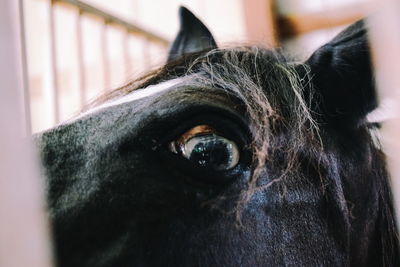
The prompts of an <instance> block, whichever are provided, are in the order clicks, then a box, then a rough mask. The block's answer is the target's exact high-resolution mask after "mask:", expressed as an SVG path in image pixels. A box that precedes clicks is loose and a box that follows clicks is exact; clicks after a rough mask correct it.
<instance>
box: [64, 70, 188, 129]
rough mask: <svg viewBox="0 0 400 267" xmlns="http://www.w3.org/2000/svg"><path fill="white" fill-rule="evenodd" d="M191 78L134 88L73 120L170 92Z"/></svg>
mask: <svg viewBox="0 0 400 267" xmlns="http://www.w3.org/2000/svg"><path fill="white" fill-rule="evenodd" d="M189 80H190V79H189V78H188V77H180V78H176V79H172V80H168V81H165V82H161V83H159V84H155V85H150V86H147V87H144V88H140V89H137V90H134V91H132V92H131V93H129V94H127V95H124V96H121V97H118V98H116V99H111V100H109V101H107V102H105V103H103V104H101V105H99V106H95V107H93V108H91V109H89V110H87V111H85V112H83V113H81V114H79V115H78V116H77V117H75V118H73V119H72V122H73V121H75V120H77V119H81V118H83V117H86V116H88V115H91V114H94V113H96V112H98V111H101V110H105V109H107V108H111V107H115V106H119V105H122V104H126V103H130V102H133V101H137V100H140V99H143V98H146V97H151V96H153V95H157V94H159V93H163V92H168V91H170V90H173V89H177V88H178V87H180V86H182V85H185V84H189V82H188V81H189ZM69 122H71V121H69Z"/></svg>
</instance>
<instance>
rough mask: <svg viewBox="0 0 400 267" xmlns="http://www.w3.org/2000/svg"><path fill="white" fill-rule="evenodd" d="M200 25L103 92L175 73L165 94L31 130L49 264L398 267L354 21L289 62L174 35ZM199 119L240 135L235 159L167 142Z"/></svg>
mask: <svg viewBox="0 0 400 267" xmlns="http://www.w3.org/2000/svg"><path fill="white" fill-rule="evenodd" d="M181 12H187V11H185V10H181ZM183 15H185V14H183ZM186 15H188V14H186ZM193 18H194V17H191V19H189V20H184V21H186V22H191V23H194V24H198V23H199V21H198V20H197V19H196V20H193ZM182 26H184V27H187V28H191V27H194V28H198V27H200V26H199V25H191V26H190V25H189V26H185V25H182ZM201 27H203V26H201ZM201 27H200V28H201ZM202 31H203V30H202ZM203 32H204V31H203ZM207 32H208V30H207ZM192 34H194V36H192ZM208 34H209V32H208ZM202 36H204V35H202V34H200V38H202ZM210 36H211V35H208V40H213V39H211V38H212V36H211V37H210ZM198 37H199V35H198V32H197V31H187V30H182V31H180V33H179V35H178V37H177V40H176V41H175V43H176V45H175V43H174V45H173V48H172V50H171V54H170V60H169V62H168V63H167V64H166V65H165V66H164V67H163V68H161V69H159V70H157V71H155V72H154V73H151V74H149V75H148V76H146V77H145V78H143V79H142V80H140V81H139V82H134V83H132V84H128V85H127V86H125V87H123V88H120V89H118V90H116V91H114V92H112V93H110V94H109V95H108V96H106V97H105V98H103V99H102V100H101V101H107V99H109V98H115V97H121V96H123V95H125V94H129V93H131V92H132V91H133V90H135V89H137V88H142V87H145V86H148V85H151V84H157V83H160V82H163V81H166V80H171V79H173V78H177V77H185V80H184V81H182V82H181V83H179V84H177V85H175V86H174V87H172V88H171V89H170V90H168V91H165V92H162V93H158V94H155V95H151V96H149V97H146V98H143V99H140V100H136V101H132V102H129V103H125V104H122V105H118V106H112V107H109V108H106V109H102V110H99V111H98V112H95V113H93V114H90V115H87V116H83V117H81V118H78V119H76V120H75V121H73V122H70V123H68V124H64V125H61V126H59V127H57V128H55V129H52V130H50V131H47V132H45V133H43V134H40V135H38V136H37V137H36V138H37V144H38V147H39V149H40V151H41V155H42V162H43V166H44V170H45V172H46V175H47V178H48V179H47V191H48V199H49V201H48V205H49V215H50V218H51V221H52V225H53V232H54V239H55V251H56V257H57V261H58V265H59V266H61V267H63V266H68V267H70V266H74V267H75V266H76V267H80V266H96V267H106V266H120V267H124V266H371V267H372V266H398V264H399V263H400V262H399V251H398V239H397V231H396V228H395V222H394V217H393V214H392V213H393V211H392V204H391V196H390V190H389V186H388V182H387V173H386V169H385V161H384V155H383V154H382V152H381V151H380V150H379V148H377V147H376V146H375V145H374V144H373V142H372V139H371V136H370V133H369V131H368V125H367V123H366V122H365V115H366V113H367V112H368V111H370V110H371V109H373V108H374V106H375V105H376V99H375V93H374V86H373V82H372V81H373V78H372V74H371V70H370V65H369V52H368V45H367V42H366V41H367V39H366V32H365V28H364V25H363V24H362V22H359V23H357V24H355V25H353V26H352V27H350V28H349V29H348V30H347V31H345V32H344V33H342V34H341V35H339V36H338V37H337V38H336V39H334V40H333V41H332V42H331V43H329V44H327V45H326V46H324V47H322V48H321V49H319V50H317V51H316V52H315V53H314V55H313V56H312V57H311V58H310V59H309V60H308V61H307V62H306V63H305V64H297V65H296V64H294V63H293V62H291V61H288V60H287V59H286V58H285V57H283V56H282V55H281V54H280V53H278V52H274V51H271V50H267V49H261V48H256V47H240V48H232V49H214V50H212V51H209V49H211V48H215V47H216V46H215V45H214V44H213V45H211V46H207V45H206V46H203V45H199V46H196V49H195V50H192V48H193V46H192V44H191V43H192V41H190V42H189V43H190V45H188V47H186V45H187V44H189V43H187V42H186V41H182V40H192V38H194V39H196V38H198ZM194 42H195V43H196V41H194ZM204 49H206V50H205V51H204ZM207 49H208V50H207ZM200 50H201V51H200ZM188 51H190V52H191V53H189V54H187V52H188ZM201 124H208V125H211V126H213V127H215V128H216V129H217V130H218V132H219V133H220V134H222V135H224V136H226V137H228V138H229V139H230V140H234V141H235V142H236V143H237V144H238V146H239V147H240V151H241V159H240V161H239V164H238V165H237V166H236V167H235V168H233V169H232V170H229V171H222V172H221V171H219V172H216V171H212V170H209V169H204V168H199V167H198V166H195V165H194V164H193V163H191V162H190V161H188V160H186V159H185V158H183V157H181V156H180V155H176V154H174V153H172V152H171V151H170V150H169V148H168V144H169V142H170V141H172V140H176V139H177V138H178V137H179V136H180V135H181V134H183V133H184V132H185V131H186V130H187V129H190V128H191V127H193V126H196V125H201Z"/></svg>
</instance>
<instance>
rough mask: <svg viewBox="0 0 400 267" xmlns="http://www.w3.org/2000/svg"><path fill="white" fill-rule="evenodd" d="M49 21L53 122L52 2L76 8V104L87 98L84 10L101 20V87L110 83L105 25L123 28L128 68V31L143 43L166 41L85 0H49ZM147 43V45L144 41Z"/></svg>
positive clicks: (56, 97)
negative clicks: (77, 88) (102, 72)
mask: <svg viewBox="0 0 400 267" xmlns="http://www.w3.org/2000/svg"><path fill="white" fill-rule="evenodd" d="M49 5H50V6H49V25H50V53H51V69H52V77H53V79H52V87H53V88H52V89H53V90H54V91H53V94H52V96H53V97H52V98H53V99H52V106H53V107H52V109H53V113H54V116H53V117H54V124H57V123H59V122H60V101H61V99H60V86H59V79H58V67H57V66H58V59H57V46H56V44H57V40H56V36H57V35H56V32H55V31H56V27H55V12H54V9H55V6H56V5H58V6H62V7H65V8H69V7H73V8H75V9H77V13H78V14H77V15H78V16H77V18H78V20H77V29H76V33H77V47H78V53H77V57H78V58H77V60H78V69H79V72H80V75H79V77H80V81H79V87H80V88H79V89H80V101H79V102H80V106H81V107H82V106H84V105H85V104H86V102H87V99H86V98H85V95H86V94H85V91H86V86H85V85H86V71H85V67H84V62H83V58H84V49H83V43H82V39H83V36H82V19H81V18H82V16H84V15H86V14H88V15H92V16H95V17H98V18H99V19H100V21H102V23H103V26H102V31H101V36H102V37H101V44H100V46H101V51H102V65H103V69H104V88H105V89H110V88H111V83H110V71H111V66H110V60H109V55H108V48H107V44H108V41H107V40H108V36H107V31H108V27H109V26H118V27H120V28H123V29H124V31H125V38H124V43H123V44H122V46H121V49H123V51H124V54H125V56H124V59H125V62H124V64H125V66H126V69H129V68H130V64H131V62H130V59H129V56H128V54H129V52H128V37H129V35H134V36H137V37H141V38H142V39H143V40H144V42H145V43H146V44H150V43H153V44H158V45H160V46H162V47H164V48H167V46H168V44H169V41H168V40H166V39H164V38H163V37H161V36H158V35H157V34H155V33H152V32H151V31H149V30H146V29H145V28H143V27H141V26H139V25H135V24H133V23H130V22H127V21H126V20H123V19H121V18H118V17H116V16H114V15H112V14H110V13H107V12H105V11H104V10H101V9H99V8H96V7H94V6H92V5H90V4H87V3H85V2H84V1H79V0H49ZM146 44H145V46H147V47H148V45H146ZM146 51H147V53H148V50H144V52H146ZM26 109H27V110H29V107H28V106H27V108H26Z"/></svg>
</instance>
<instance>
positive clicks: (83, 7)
mask: <svg viewBox="0 0 400 267" xmlns="http://www.w3.org/2000/svg"><path fill="white" fill-rule="evenodd" d="M52 1H53V3H65V4H70V5H73V6H74V7H77V8H78V9H79V11H80V12H81V13H88V14H92V15H95V16H98V17H100V18H102V19H103V20H104V22H105V24H115V25H118V26H121V27H123V28H124V29H126V30H127V31H128V32H129V33H132V34H135V35H139V36H142V37H144V38H146V39H147V40H149V41H150V42H155V43H159V44H161V45H165V46H167V45H168V44H169V40H167V39H165V38H163V37H161V36H159V35H157V34H155V33H153V32H151V31H149V30H147V29H145V28H144V27H142V26H139V25H134V24H132V23H129V22H127V21H125V20H123V19H121V18H118V17H116V16H114V15H112V14H110V13H108V12H105V11H103V10H101V9H99V8H97V7H94V6H92V5H89V4H87V3H85V2H83V1H79V0H52Z"/></svg>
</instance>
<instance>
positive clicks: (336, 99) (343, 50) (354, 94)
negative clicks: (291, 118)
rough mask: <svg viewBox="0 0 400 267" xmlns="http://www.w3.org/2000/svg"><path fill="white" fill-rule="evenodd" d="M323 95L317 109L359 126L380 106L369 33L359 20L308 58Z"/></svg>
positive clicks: (312, 73)
mask: <svg viewBox="0 0 400 267" xmlns="http://www.w3.org/2000/svg"><path fill="white" fill-rule="evenodd" d="M306 64H307V65H308V66H309V67H310V70H311V74H310V77H311V79H312V84H313V86H314V89H315V91H316V92H317V95H318V96H319V97H321V98H322V99H321V101H320V103H318V105H317V106H318V108H317V112H318V113H320V114H322V116H324V118H326V119H327V120H329V121H334V122H339V123H349V124H350V125H358V124H360V123H362V122H363V121H364V120H365V117H366V115H367V113H369V112H370V111H372V110H373V109H374V108H376V106H377V98H376V94H375V82H374V77H373V73H372V67H371V60H370V48H369V43H368V34H367V30H366V26H365V23H364V21H358V22H356V23H354V24H353V25H351V26H350V27H348V28H347V29H345V30H344V31H343V32H341V33H340V34H339V35H337V36H336V37H335V38H334V39H333V40H332V41H330V42H329V43H327V44H326V45H324V46H322V47H321V48H319V49H318V50H316V51H315V52H314V53H313V54H312V55H311V57H310V58H309V59H308V60H307V61H306Z"/></svg>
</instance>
